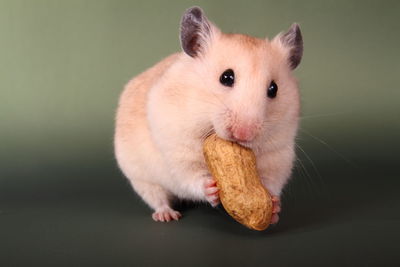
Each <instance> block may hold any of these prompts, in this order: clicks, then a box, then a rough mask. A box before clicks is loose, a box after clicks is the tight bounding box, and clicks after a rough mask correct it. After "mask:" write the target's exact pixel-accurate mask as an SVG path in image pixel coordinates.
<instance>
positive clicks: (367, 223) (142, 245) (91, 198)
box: [0, 159, 400, 266]
mask: <svg viewBox="0 0 400 267" xmlns="http://www.w3.org/2000/svg"><path fill="white" fill-rule="evenodd" d="M303 160H304V159H303ZM112 163H113V162H112V161H110V162H104V165H103V166H101V165H99V166H92V167H85V168H83V167H81V168H80V169H77V168H69V167H61V166H58V168H57V169H55V170H53V171H52V170H49V169H44V170H41V171H37V172H36V173H35V174H32V175H33V176H41V177H42V178H43V179H42V181H43V182H42V183H41V184H36V185H35V186H33V185H32V184H25V185H24V186H15V185H14V186H8V185H7V184H5V183H3V184H2V186H1V190H0V195H1V211H0V237H1V239H0V240H1V241H0V264H1V266H20V265H22V266H87V265H109V266H153V265H157V266H188V264H189V263H190V265H194V266H226V265H228V264H229V265H233V266H277V265H283V266H288V265H292V264H315V265H331V266H342V265H351V266H354V265H357V266H360V265H363V266H365V265H381V264H385V265H398V264H399V263H400V256H399V254H398V242H399V241H400V231H399V229H398V227H399V222H400V216H399V207H400V205H399V204H400V198H399V193H398V188H399V181H398V177H397V176H395V175H394V174H393V173H391V172H390V169H388V167H387V166H374V168H371V169H366V168H361V169H360V168H358V167H356V166H355V167H354V166H351V165H349V164H347V163H345V162H340V161H339V162H332V163H330V164H329V166H321V165H319V166H318V167H317V168H318V173H319V175H320V177H319V178H318V175H317V174H316V172H314V171H313V170H312V167H310V166H308V164H305V165H306V168H307V169H309V170H308V172H309V175H310V177H307V176H306V175H303V174H302V171H300V168H296V170H298V171H295V175H294V179H293V180H292V182H291V183H290V185H289V186H288V187H287V188H286V191H285V195H284V199H283V213H282V215H281V221H280V223H279V224H278V225H277V226H273V227H270V228H269V229H267V230H266V231H264V232H255V231H251V230H247V229H246V228H244V227H243V226H241V225H239V224H238V223H236V222H235V221H233V220H232V219H231V218H230V217H228V215H226V214H225V213H224V212H223V210H222V209H221V208H217V209H213V208H211V207H209V206H207V205H200V204H190V203H189V204H184V203H183V204H181V205H180V207H178V208H179V209H180V210H181V211H182V212H183V215H184V217H183V219H182V220H181V221H179V222H170V223H156V222H153V221H152V219H151V217H150V214H151V212H150V210H149V209H148V208H147V207H146V206H145V205H144V204H143V203H142V202H141V201H140V200H139V199H138V197H136V195H134V194H133V193H132V192H131V190H130V187H129V185H128V183H127V181H126V180H124V179H123V178H122V177H121V175H120V173H119V171H118V170H117V169H116V167H115V166H114V165H113V164H112ZM384 168H386V170H388V171H387V172H385V173H384V174H383V173H382V172H381V171H378V169H384ZM312 180H314V181H312ZM28 187H30V189H27V188H28Z"/></svg>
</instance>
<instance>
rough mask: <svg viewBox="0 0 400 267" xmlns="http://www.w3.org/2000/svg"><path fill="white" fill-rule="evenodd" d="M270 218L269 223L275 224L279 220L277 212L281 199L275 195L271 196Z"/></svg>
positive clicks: (279, 208) (279, 209)
mask: <svg viewBox="0 0 400 267" xmlns="http://www.w3.org/2000/svg"><path fill="white" fill-rule="evenodd" d="M271 199H272V205H273V207H272V219H271V224H277V223H278V221H279V212H280V211H281V200H280V198H279V197H277V196H272V198H271Z"/></svg>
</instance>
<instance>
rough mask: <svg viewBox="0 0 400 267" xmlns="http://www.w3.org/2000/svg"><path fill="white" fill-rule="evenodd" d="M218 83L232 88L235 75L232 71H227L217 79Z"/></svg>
mask: <svg viewBox="0 0 400 267" xmlns="http://www.w3.org/2000/svg"><path fill="white" fill-rule="evenodd" d="M219 82H220V83H221V84H223V85H225V86H229V87H232V86H233V83H234V82H235V73H234V72H233V70H232V69H227V70H226V71H224V72H223V73H222V74H221V77H219Z"/></svg>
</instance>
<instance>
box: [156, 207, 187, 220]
mask: <svg viewBox="0 0 400 267" xmlns="http://www.w3.org/2000/svg"><path fill="white" fill-rule="evenodd" d="M151 217H152V218H153V220H154V221H156V222H169V221H172V220H175V221H177V220H179V219H180V218H181V217H182V215H181V213H180V212H179V211H176V210H173V209H171V208H170V207H162V208H159V209H157V210H156V211H155V212H154V213H153V215H152V216H151Z"/></svg>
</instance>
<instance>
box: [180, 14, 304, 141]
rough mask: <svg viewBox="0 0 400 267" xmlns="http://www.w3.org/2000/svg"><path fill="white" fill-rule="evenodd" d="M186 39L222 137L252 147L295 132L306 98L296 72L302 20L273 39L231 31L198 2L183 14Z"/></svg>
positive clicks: (203, 96) (201, 95)
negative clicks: (219, 25) (220, 26)
mask: <svg viewBox="0 0 400 267" xmlns="http://www.w3.org/2000/svg"><path fill="white" fill-rule="evenodd" d="M180 38H181V45H182V49H183V51H184V53H185V54H186V56H187V58H186V59H187V61H188V62H191V64H192V65H191V66H192V67H191V68H190V71H191V72H192V73H193V74H192V75H191V79H193V80H195V81H196V84H197V85H198V86H197V88H196V90H198V91H199V92H198V94H197V97H198V98H199V99H203V100H204V103H203V104H204V106H206V107H207V108H206V109H207V116H208V118H207V119H208V120H209V122H210V126H211V127H212V128H213V130H214V131H215V132H216V133H217V135H218V136H220V137H221V138H224V139H227V140H232V141H236V142H238V143H240V144H242V145H245V146H248V147H252V146H253V144H254V143H257V142H258V141H263V140H265V138H272V139H273V138H274V137H275V135H278V134H285V131H286V132H290V131H291V132H293V133H292V134H295V133H294V132H295V131H296V130H297V122H298V117H299V110H300V101H299V91H298V87H297V82H296V80H295V78H294V77H293V75H292V72H293V70H294V69H295V68H296V67H297V66H298V65H299V63H300V61H301V57H302V53H303V41H302V36H301V32H300V28H299V26H298V25H297V24H293V25H292V26H291V27H290V29H289V30H288V31H287V32H286V33H280V34H278V35H277V36H276V37H275V38H273V39H272V40H271V41H270V40H268V39H259V38H254V37H250V36H247V35H242V34H225V33H222V32H221V31H220V30H219V29H218V28H217V27H216V26H215V25H213V24H212V23H211V22H210V21H209V20H208V19H207V18H206V16H205V15H204V13H203V11H202V10H201V9H200V8H198V7H193V8H190V9H188V10H187V11H186V12H185V14H184V15H183V17H182V21H181V32H180Z"/></svg>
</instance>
